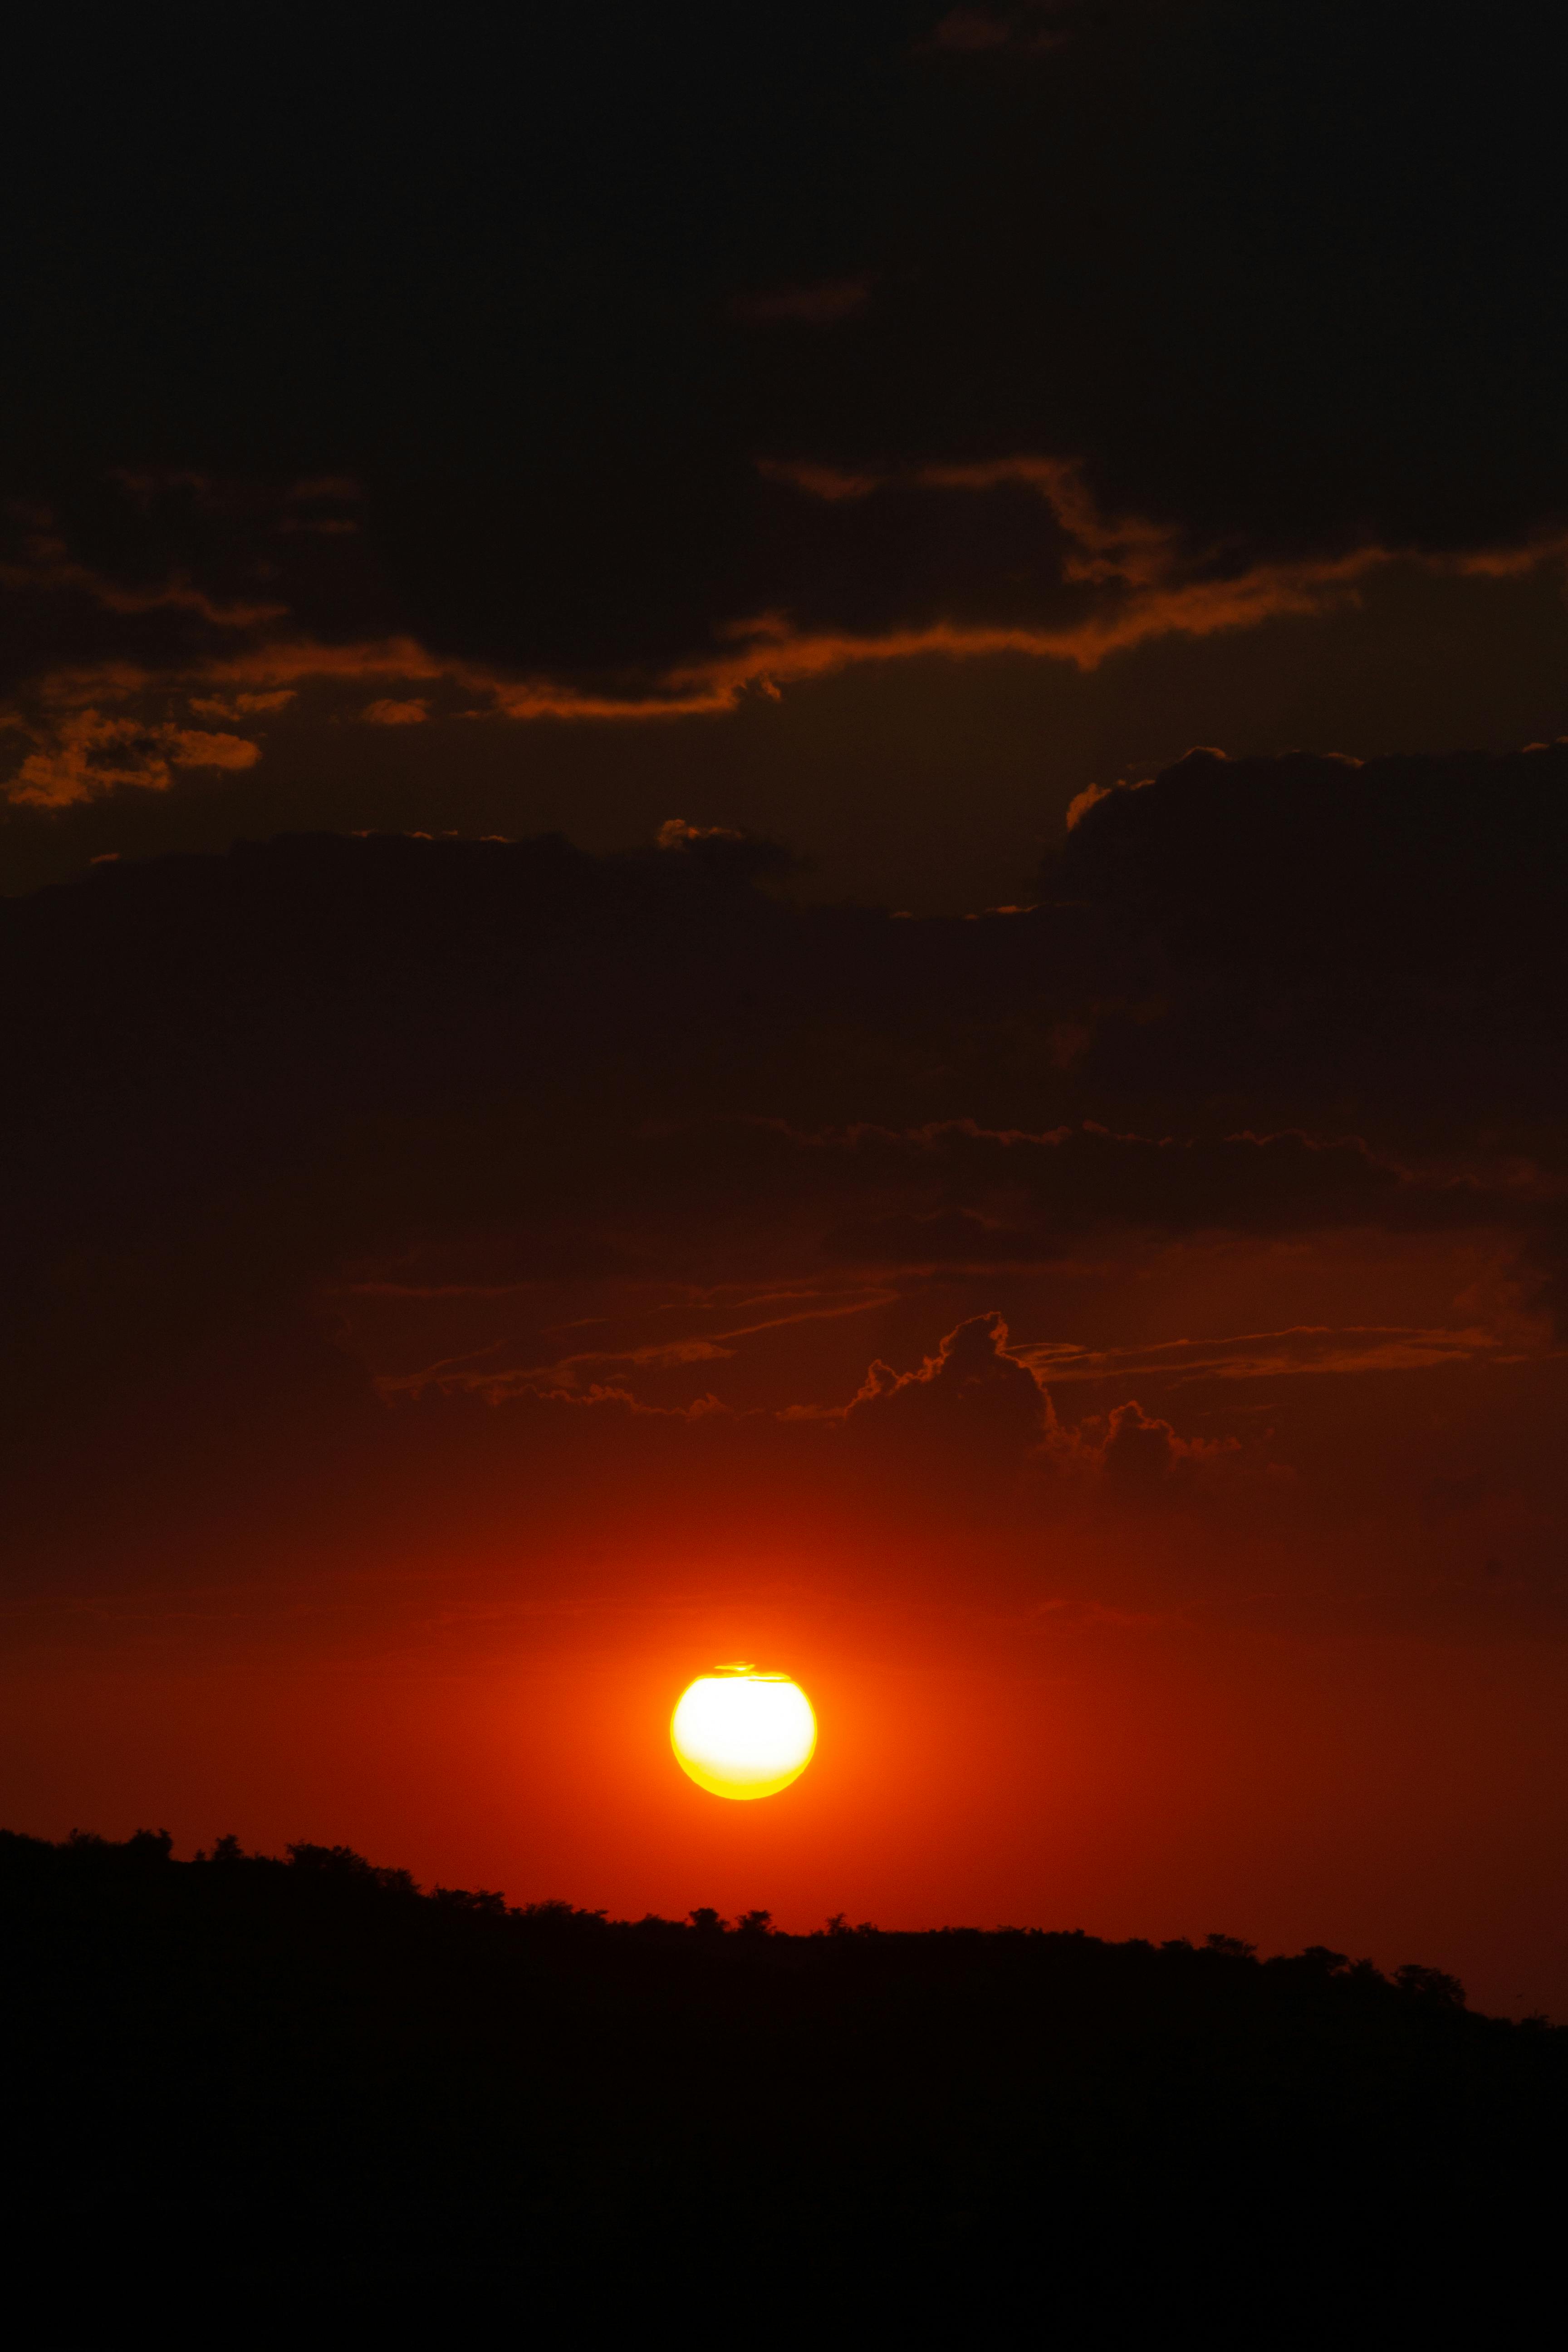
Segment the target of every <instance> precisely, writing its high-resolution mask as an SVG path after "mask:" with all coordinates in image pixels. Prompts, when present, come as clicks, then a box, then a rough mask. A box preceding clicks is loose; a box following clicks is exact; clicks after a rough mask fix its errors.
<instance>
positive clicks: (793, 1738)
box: [669, 1661, 816, 1798]
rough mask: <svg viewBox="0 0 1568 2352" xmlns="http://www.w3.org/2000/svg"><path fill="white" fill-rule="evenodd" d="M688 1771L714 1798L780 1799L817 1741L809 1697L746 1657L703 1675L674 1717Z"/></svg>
mask: <svg viewBox="0 0 1568 2352" xmlns="http://www.w3.org/2000/svg"><path fill="white" fill-rule="evenodd" d="M669 1744H670V1746H671V1747H672V1748H674V1750H675V1754H676V1759H677V1761H678V1762H679V1766H680V1769H681V1770H682V1771H683V1772H686V1773H688V1774H689V1776H690V1778H691V1779H692V1780H695V1781H696V1783H697V1785H698V1787H699V1788H700V1789H706V1790H709V1791H710V1794H711V1795H713V1796H715V1797H734V1798H749V1797H775V1796H777V1794H778V1792H779V1790H781V1789H787V1788H788V1787H789V1784H790V1782H791V1781H792V1780H798V1779H799V1778H800V1775H801V1774H802V1773H803V1772H804V1771H805V1768H806V1766H807V1765H808V1764H809V1763H810V1761H811V1759H812V1753H813V1751H814V1749H815V1748H816V1716H815V1715H814V1714H813V1713H812V1709H811V1701H810V1700H809V1699H808V1698H807V1697H806V1695H805V1692H804V1691H803V1690H802V1689H801V1687H800V1685H799V1684H798V1683H795V1682H792V1681H791V1679H790V1677H789V1676H788V1675H777V1674H759V1673H758V1671H757V1669H756V1668H755V1667H754V1666H752V1664H749V1663H747V1662H744V1661H742V1662H741V1663H739V1664H735V1665H732V1666H720V1667H718V1668H717V1669H716V1670H715V1671H714V1672H713V1673H712V1674H710V1675H699V1676H698V1678H697V1680H696V1681H695V1682H694V1683H692V1684H690V1685H689V1687H688V1688H687V1689H686V1690H684V1691H683V1692H682V1693H681V1696H680V1698H679V1703H678V1705H677V1706H676V1709H675V1713H674V1714H673V1715H672V1716H671V1717H670V1719H669Z"/></svg>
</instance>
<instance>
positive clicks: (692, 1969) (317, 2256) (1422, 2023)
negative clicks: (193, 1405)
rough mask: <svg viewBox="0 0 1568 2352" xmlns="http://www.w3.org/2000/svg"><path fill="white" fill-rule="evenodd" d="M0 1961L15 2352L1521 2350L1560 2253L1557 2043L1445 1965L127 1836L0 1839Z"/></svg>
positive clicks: (342, 1853) (1565, 2058) (1549, 2031)
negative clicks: (724, 1911) (186, 1850)
mask: <svg viewBox="0 0 1568 2352" xmlns="http://www.w3.org/2000/svg"><path fill="white" fill-rule="evenodd" d="M0 1950H3V1953H4V1971H5V1982H4V1989H3V1999H4V2007H3V2012H0V2013H3V2016H4V2021H5V2024H4V2032H5V2058H4V2066H5V2085H6V2137H7V2142H8V2145H9V2147H10V2150H11V2157H12V2168H13V2177H12V2181H11V2185H10V2189H9V2191H8V2194H7V2196H6V2199H5V2209H4V2210H5V2215H6V2228H7V2232H8V2234H9V2235H10V2237H11V2244H10V2247H9V2249H8V2252H7V2258H6V2270H5V2275H6V2278H7V2280H8V2282H9V2288H8V2294H9V2298H10V2304H11V2307H12V2309H13V2311H14V2312H16V2313H23V2312H26V2314H28V2315H29V2319H28V2332H27V2333H26V2339H25V2340H26V2342H27V2343H29V2344H30V2345H46V2346H57V2345H58V2346H61V2347H70V2346H76V2345H81V2346H95V2347H96V2346H100V2345H103V2344H107V2343H110V2342H121V2341H127V2340H133V2339H136V2338H138V2337H140V2336H142V2335H143V2334H148V2333H152V2334H155V2335H156V2336H158V2338H159V2339H160V2340H162V2341H164V2342H169V2341H175V2342H184V2341H186V2340H190V2341H195V2340H198V2339H199V2340H200V2341H202V2342H203V2343H216V2342H224V2343H234V2342H248V2341H252V2340H256V2341H260V2340H262V2339H266V2340H268V2341H271V2340H273V2338H275V2337H276V2336H277V2335H278V2334H279V2331H280V2330H281V2329H284V2328H286V2329H287V2331H288V2333H289V2336H292V2337H294V2338H296V2339H298V2340H303V2341H306V2342H310V2341H314V2340H318V2339H320V2340H322V2341H325V2340H328V2339H329V2338H330V2339H331V2341H333V2342H334V2343H347V2344H358V2343H361V2342H368V2341H378V2340H403V2339H405V2338H409V2339H412V2338H419V2339H421V2340H429V2341H431V2342H437V2341H449V2340H453V2339H454V2338H455V2337H457V2336H458V2335H459V2334H460V2333H462V2332H463V2331H465V2330H466V2329H468V2327H470V2326H480V2325H484V2326H487V2327H489V2326H490V2325H491V2324H493V2323H497V2322H504V2323H505V2324H506V2326H507V2327H508V2329H509V2332H510V2334H511V2335H512V2336H526V2335H528V2334H530V2333H531V2331H532V2329H533V2327H534V2326H536V2325H542V2324H545V2323H546V2322H548V2323H549V2324H550V2325H551V2326H552V2327H555V2326H563V2325H565V2326H572V2327H573V2328H574V2331H578V2332H581V2333H583V2334H584V2335H588V2336H592V2335H593V2334H594V2333H595V2331H596V2329H597V2328H599V2327H600V2326H605V2325H607V2324H609V2323H611V2322H614V2323H616V2324H617V2325H619V2324H622V2323H625V2324H628V2325H630V2324H637V2325H639V2326H654V2325H655V2324H656V2323H659V2322H663V2323H664V2324H665V2325H666V2326H670V2327H679V2328H680V2329H682V2330H683V2331H685V2332H687V2333H690V2332H692V2331H698V2332H700V2333H702V2334H704V2335H706V2334H708V2333H710V2332H712V2333H715V2334H722V2335H723V2336H725V2337H726V2338H736V2339H744V2338H745V2337H747V2336H758V2335H760V2336H763V2337H771V2336H773V2334H775V2333H792V2332H794V2331H795V2328H797V2327H798V2328H799V2329H802V2330H805V2329H810V2330H811V2331H812V2332H814V2333H818V2334H820V2333H824V2332H826V2334H827V2336H828V2337H829V2339H830V2340H832V2339H833V2338H835V2337H836V2336H838V2335H840V2334H843V2335H844V2336H849V2335H858V2334H859V2333H861V2332H862V2331H863V2330H867V2329H873V2330H874V2329H875V2328H876V2327H877V2326H878V2325H879V2323H891V2322H895V2321H896V2322H897V2323H898V2324H900V2326H904V2325H908V2324H910V2322H912V2321H923V2322H926V2323H929V2325H930V2326H932V2327H933V2328H940V2329H942V2330H944V2331H948V2332H951V2333H953V2334H954V2335H955V2337H956V2339H957V2340H963V2335H964V2332H965V2331H966V2330H967V2329H969V2328H973V2327H978V2326H984V2325H988V2324H991V2323H1001V2322H1006V2323H1007V2324H1008V2325H1009V2326H1022V2327H1023V2328H1024V2330H1025V2332H1026V2335H1027V2336H1028V2337H1029V2338H1030V2340H1033V2339H1034V2338H1036V2337H1039V2336H1057V2335H1058V2331H1060V2332H1061V2340H1062V2341H1064V2342H1065V2343H1068V2344H1071V2345H1078V2344H1082V2343H1092V2342H1096V2341H1099V2340H1100V2339H1101V2337H1102V2336H1103V2337H1104V2338H1105V2339H1107V2340H1112V2339H1114V2338H1116V2337H1117V2336H1118V2335H1119V2333H1120V2332H1121V2330H1122V2329H1124V2328H1126V2327H1127V2326H1133V2325H1138V2326H1144V2325H1151V2326H1163V2327H1171V2328H1177V2327H1179V2328H1180V2329H1181V2330H1182V2331H1183V2332H1184V2333H1185V2332H1189V2331H1199V2330H1205V2329H1210V2328H1212V2329H1215V2330H1217V2331H1218V2336H1219V2340H1221V2341H1234V2340H1240V2336H1239V2333H1238V2331H1242V2330H1245V2331H1246V2334H1247V2340H1251V2341H1256V2342H1259V2343H1267V2344H1268V2345H1270V2346H1275V2345H1281V2344H1290V2343H1294V2342H1298V2341H1300V2342H1302V2343H1307V2342H1314V2343H1316V2342H1321V2341H1331V2342H1333V2343H1335V2344H1345V2343H1355V2342H1360V2341H1363V2340H1367V2341H1374V2340H1375V2341H1381V2342H1385V2343H1393V2342H1401V2343H1404V2342H1410V2341H1413V2340H1415V2338H1414V2337H1413V2336H1411V2334H1410V2333H1409V2330H1410V2329H1411V2328H1412V2327H1413V2326H1415V2324H1416V2323H1417V2321H1423V2320H1424V2319H1425V2317H1426V2315H1436V2314H1441V2315H1443V2318H1444V2320H1445V2322H1453V2321H1455V2320H1456V2319H1457V2318H1458V2317H1461V2316H1464V2317H1466V2320H1467V2324H1469V2325H1483V2326H1487V2327H1489V2329H1490V2330H1491V2331H1492V2335H1493V2340H1498V2341H1505V2340H1522V2333H1523V2328H1524V2315H1525V2312H1526V2311H1527V2309H1528V2307H1529V2304H1530V2301H1531V2297H1532V2295H1533V2294H1536V2293H1537V2292H1539V2291H1540V2290H1541V2289H1542V2287H1543V2286H1544V2285H1545V2284H1547V2281H1548V2276H1549V2271H1550V2266H1551V2265H1552V2263H1554V2260H1555V2246H1556V2243H1557V2239H1558V2232H1559V2228H1560V2220H1561V2198H1562V2194H1563V2188H1564V2186H1565V2185H1568V2183H1565V2172H1568V2168H1565V2165H1564V2158H1563V2146H1564V2138H1565V2133H1564V2126H1565V2125H1568V2032H1563V2031H1561V2030H1559V2029H1557V2028H1555V2027H1552V2026H1549V2025H1547V2024H1545V2023H1544V2022H1543V2021H1531V2022H1529V2023H1527V2024H1524V2025H1515V2024H1512V2023H1510V2022H1509V2021H1505V2020H1500V2019H1496V2018H1489V2017H1482V2016H1478V2015H1476V2014H1474V2013H1472V2012H1471V2011H1468V2009H1467V2008H1466V2006H1465V2002H1464V1995H1463V1991H1462V1990H1461V1988H1460V1987H1459V1986H1458V1984H1457V1983H1456V1982H1455V1981H1454V1979H1452V1978H1450V1977H1447V1976H1445V1975H1443V1974H1442V1973H1441V1972H1440V1971H1437V1970H1435V1969H1423V1968H1418V1967H1411V1968H1407V1969H1400V1970H1399V1971H1398V1972H1397V1974H1396V1975H1395V1976H1394V1978H1393V1979H1387V1978H1385V1977H1384V1976H1383V1975H1381V1974H1380V1973H1379V1972H1378V1971H1377V1970H1376V1969H1373V1967H1372V1966H1371V1965H1370V1964H1369V1963H1366V1962H1359V1963H1356V1964H1354V1965H1352V1964H1351V1963H1350V1962H1349V1961H1348V1960H1347V1959H1346V1958H1345V1957H1344V1956H1342V1955H1341V1954H1338V1953H1335V1952H1331V1951H1327V1950H1323V1949H1321V1948H1314V1949H1310V1950H1308V1951H1305V1952H1302V1953H1300V1954H1298V1955H1296V1956H1295V1957H1293V1958H1277V1959H1269V1960H1263V1961H1260V1960H1258V1958H1256V1957H1255V1956H1254V1955H1253V1953H1252V1952H1251V1950H1250V1949H1249V1948H1248V1947H1247V1946H1246V1945H1244V1944H1241V1943H1238V1942H1237V1941H1235V1940H1234V1939H1232V1938H1229V1937H1217V1936H1216V1937H1210V1938H1209V1939H1208V1941H1207V1942H1206V1944H1205V1945H1203V1946H1200V1947H1198V1948H1194V1947H1192V1946H1190V1945H1188V1944H1185V1943H1180V1944H1164V1945H1161V1946H1158V1947H1156V1946H1153V1945H1151V1944H1148V1943H1144V1942H1139V1941H1134V1942H1131V1943H1126V1944H1106V1943H1102V1942H1100V1941H1099V1940H1098V1939H1096V1938H1095V1937H1089V1936H1086V1935H1083V1934H1080V1933H1072V1934H1040V1933H1038V1932H1036V1931H1033V1930H1031V1931H1029V1932H1027V1933H1025V1932H1018V1931H1014V1930H1011V1929H1006V1928H1003V1929H998V1930H996V1931H994V1932H990V1933H980V1932H977V1931H972V1930H967V1929H964V1930H954V1929H944V1930H941V1931H937V1932H933V1933H930V1934H921V1935H907V1934H884V1933H880V1932H879V1931H877V1930H876V1929H874V1928H871V1927H849V1926H848V1925H847V1922H845V1921H843V1920H836V1921H833V1922H831V1923H829V1925H828V1926H827V1927H826V1928H825V1929H824V1930H822V1931H820V1932H818V1933H817V1934H815V1935H811V1936H786V1935H781V1934H777V1933H775V1932H773V1928H772V1925H771V1922H770V1920H769V1918H768V1915H767V1914H766V1913H765V1912H762V1911H754V1912H751V1913H748V1914H746V1915H745V1916H743V1917H742V1920H740V1921H739V1922H738V1923H736V1925H734V1926H733V1927H727V1926H726V1924H725V1923H724V1922H723V1921H722V1920H721V1919H720V1918H719V1916H717V1914H716V1913H713V1912H711V1911H697V1912H694V1913H693V1914H692V1915H691V1916H690V1918H689V1920H687V1921H685V1922H676V1921H670V1920H664V1919H657V1918H649V1919H645V1920H641V1921H637V1922H621V1921H611V1920H606V1919H605V1917H604V1916H602V1915H601V1914H598V1913H595V1912H583V1911H577V1910H574V1909H573V1908H572V1907H571V1906H568V1905H565V1904H560V1903H545V1904H531V1905H529V1906H525V1907H523V1908H521V1909H518V1908H509V1907H508V1906H507V1905H506V1903H505V1901H504V1899H503V1897H502V1896H501V1895H499V1894H496V1893H493V1892H490V1891H488V1890H479V1891H478V1892H469V1891H467V1890H461V1889H450V1888H440V1887H437V1889H436V1890H435V1891H434V1893H432V1894H431V1895H422V1894H421V1893H420V1891H419V1890H418V1888H417V1887H416V1885H415V1883H414V1881H413V1879H412V1878H411V1877H410V1876H409V1874H407V1873H406V1872H405V1871H399V1870H386V1869H380V1868H377V1867H375V1866H374V1865H373V1864H370V1863H368V1862H367V1861H365V1860H364V1859H363V1857H362V1856H360V1855H358V1854H355V1853H352V1852H351V1851H349V1850H348V1849H346V1848H343V1847H338V1846H316V1845H308V1844H302V1845H297V1846H293V1847H291V1848H290V1849H289V1860H288V1861H287V1862H283V1861H277V1860H273V1859H270V1858H268V1857H262V1856H257V1855H247V1854H245V1853H242V1852H241V1851H240V1848H239V1846H238V1844H237V1842H236V1841H235V1840H233V1839H227V1838H226V1839H224V1840H222V1841H220V1843H219V1844H218V1845H217V1847H216V1849H215V1851H214V1852H213V1853H211V1854H210V1855H205V1856H202V1857H199V1858H198V1859H197V1860H196V1861H195V1862H194V1863H184V1864H183V1863H176V1862H174V1861H173V1860H172V1859H171V1841H170V1840H169V1838H168V1836H167V1834H166V1833H163V1832H158V1833H156V1834H154V1833H152V1832H140V1833H139V1834H138V1835H137V1836H135V1837H133V1838H131V1839H129V1840H127V1841H126V1842H125V1843H123V1844H113V1843H106V1842H104V1841H101V1840H99V1839H94V1838H81V1837H77V1838H73V1839H71V1840H70V1841H68V1843H65V1844H63V1845H51V1844H49V1843H46V1842H44V1841H41V1840H38V1839H33V1838H26V1837H19V1836H15V1835H12V1834H10V1833H0ZM35 2314H36V2316H34V2315H35ZM1516 2331H1517V2332H1516Z"/></svg>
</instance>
